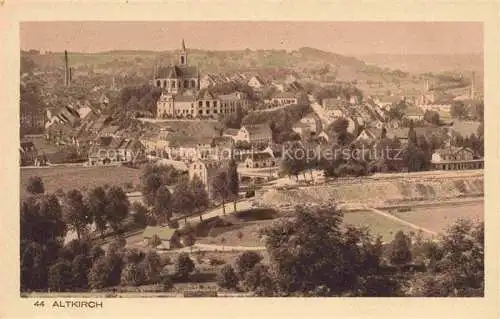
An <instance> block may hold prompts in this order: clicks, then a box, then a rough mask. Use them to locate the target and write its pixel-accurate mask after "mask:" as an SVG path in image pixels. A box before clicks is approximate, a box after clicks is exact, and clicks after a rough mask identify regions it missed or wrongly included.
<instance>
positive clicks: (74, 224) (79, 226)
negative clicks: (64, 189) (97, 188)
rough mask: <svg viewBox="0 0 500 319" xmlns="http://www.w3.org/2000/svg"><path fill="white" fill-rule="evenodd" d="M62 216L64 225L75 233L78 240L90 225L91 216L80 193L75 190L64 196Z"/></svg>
mask: <svg viewBox="0 0 500 319" xmlns="http://www.w3.org/2000/svg"><path fill="white" fill-rule="evenodd" d="M63 216H64V220H65V221H66V223H67V224H68V225H69V226H70V227H71V229H73V230H74V231H76V235H77V236H78V239H80V238H81V235H82V233H83V232H84V231H85V229H86V227H87V225H89V224H91V223H92V216H91V215H90V212H89V209H88V207H87V206H86V205H85V202H84V200H83V196H82V193H81V192H80V191H78V190H76V189H75V190H71V191H69V192H68V193H67V194H66V197H65V198H64V201H63Z"/></svg>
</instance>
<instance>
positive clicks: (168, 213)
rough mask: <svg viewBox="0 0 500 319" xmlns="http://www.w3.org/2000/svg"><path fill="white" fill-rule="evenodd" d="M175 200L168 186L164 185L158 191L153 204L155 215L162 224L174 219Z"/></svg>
mask: <svg viewBox="0 0 500 319" xmlns="http://www.w3.org/2000/svg"><path fill="white" fill-rule="evenodd" d="M172 208H173V198H172V194H171V193H170V190H169V189H168V186H167V185H162V186H160V188H158V191H156V197H155V200H154V204H153V213H154V214H155V216H156V219H157V220H158V221H159V222H160V223H164V222H165V221H167V220H169V219H170V218H171V217H172Z"/></svg>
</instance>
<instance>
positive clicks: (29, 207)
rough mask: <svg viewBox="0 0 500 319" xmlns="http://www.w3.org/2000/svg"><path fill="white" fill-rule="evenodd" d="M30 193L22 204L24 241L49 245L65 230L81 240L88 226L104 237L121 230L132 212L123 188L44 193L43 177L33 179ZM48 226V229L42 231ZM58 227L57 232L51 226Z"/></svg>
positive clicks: (29, 189)
mask: <svg viewBox="0 0 500 319" xmlns="http://www.w3.org/2000/svg"><path fill="white" fill-rule="evenodd" d="M27 191H28V192H30V193H31V194H32V196H30V197H28V198H27V199H25V200H24V201H23V203H22V204H21V235H22V236H21V238H22V239H27V240H34V241H37V242H41V243H43V242H46V241H47V240H53V239H56V238H57V237H60V236H63V235H65V232H66V230H73V231H75V232H76V234H77V237H78V238H82V236H83V235H88V234H89V226H90V225H93V224H94V225H95V228H96V230H97V231H99V232H100V233H101V234H104V232H105V231H106V230H107V229H108V227H110V228H111V229H112V230H113V231H115V232H116V231H119V230H120V229H121V226H122V223H123V221H124V220H125V219H126V218H127V216H128V215H129V211H130V202H129V200H128V197H127V195H126V193H125V192H124V191H123V189H122V188H121V187H118V186H111V187H108V186H106V187H96V188H94V189H92V190H90V191H89V192H88V193H86V194H85V196H84V194H82V193H81V192H80V191H79V190H76V189H74V190H70V191H68V192H67V193H62V194H58V196H56V195H53V194H45V189H44V185H43V181H42V180H41V178H40V177H38V176H35V177H31V178H30V180H29V182H28V185H27ZM48 217H50V218H53V219H56V220H57V222H51V223H50V224H51V225H50V226H49V225H46V223H45V222H43V220H44V219H46V218H48ZM40 225H42V228H43V227H44V226H48V228H49V230H48V233H46V231H47V229H45V230H44V229H40ZM56 226H57V227H58V228H60V230H58V231H55V230H53V229H51V228H52V227H56Z"/></svg>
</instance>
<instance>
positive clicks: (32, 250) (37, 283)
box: [20, 240, 48, 291]
mask: <svg viewBox="0 0 500 319" xmlns="http://www.w3.org/2000/svg"><path fill="white" fill-rule="evenodd" d="M20 257H21V260H20V264H21V289H22V290H23V291H25V290H41V289H45V288H46V287H47V270H48V265H47V257H46V253H45V250H44V247H43V246H42V245H41V244H39V243H36V242H34V241H28V240H23V241H22V242H21V256H20Z"/></svg>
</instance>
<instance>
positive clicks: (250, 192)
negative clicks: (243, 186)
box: [245, 189, 255, 198]
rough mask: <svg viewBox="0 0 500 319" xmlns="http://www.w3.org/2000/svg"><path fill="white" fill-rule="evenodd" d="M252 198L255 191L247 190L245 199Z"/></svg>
mask: <svg viewBox="0 0 500 319" xmlns="http://www.w3.org/2000/svg"><path fill="white" fill-rule="evenodd" d="M254 196H255V190H253V189H251V190H250V189H249V190H247V191H246V193H245V197H246V198H250V197H254Z"/></svg>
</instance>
